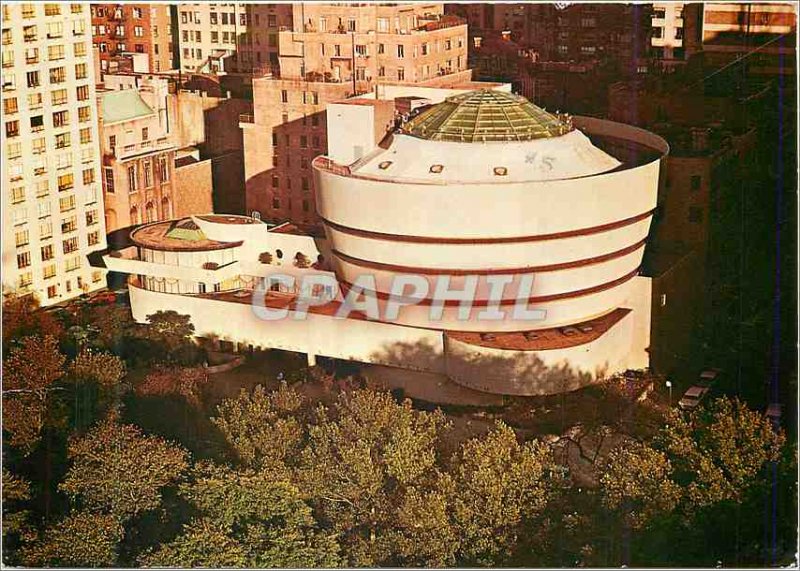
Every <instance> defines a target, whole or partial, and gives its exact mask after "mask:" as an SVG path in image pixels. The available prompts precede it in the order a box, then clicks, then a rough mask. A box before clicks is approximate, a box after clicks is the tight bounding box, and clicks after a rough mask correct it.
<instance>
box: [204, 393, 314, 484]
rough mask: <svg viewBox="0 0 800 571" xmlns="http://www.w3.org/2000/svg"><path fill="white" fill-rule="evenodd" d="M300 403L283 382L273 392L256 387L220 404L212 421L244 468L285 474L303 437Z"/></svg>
mask: <svg viewBox="0 0 800 571" xmlns="http://www.w3.org/2000/svg"><path fill="white" fill-rule="evenodd" d="M304 403H305V401H304V399H303V396H302V395H301V394H300V393H298V392H297V391H296V390H294V389H290V388H289V387H288V386H287V385H286V383H281V385H280V387H279V388H278V390H276V391H267V390H266V389H265V388H264V387H263V386H261V385H258V386H256V388H255V389H253V392H252V393H248V392H247V391H245V390H242V391H241V392H240V393H239V396H238V397H236V398H234V399H228V400H225V401H224V402H222V404H220V405H219V408H218V410H217V416H216V417H215V418H213V419H212V421H213V422H214V424H215V425H216V426H217V428H219V430H220V432H222V434H223V436H225V438H226V440H227V441H228V442H229V443H230V445H231V447H232V448H233V450H234V451H235V452H236V454H237V456H238V457H239V459H240V460H241V461H242V462H243V463H244V464H245V465H246V466H252V467H259V468H262V469H264V468H271V469H273V470H280V471H284V472H285V470H286V464H287V463H290V462H291V459H293V458H296V455H297V453H298V452H299V448H300V444H301V440H302V438H303V434H304V423H305V419H304V413H303V410H302V407H303V405H304Z"/></svg>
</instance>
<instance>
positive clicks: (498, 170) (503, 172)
mask: <svg viewBox="0 0 800 571" xmlns="http://www.w3.org/2000/svg"><path fill="white" fill-rule="evenodd" d="M494 174H496V175H497V176H506V175H507V174H508V169H507V168H506V167H494Z"/></svg>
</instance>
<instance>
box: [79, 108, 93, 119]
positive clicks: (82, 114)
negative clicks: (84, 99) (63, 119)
mask: <svg viewBox="0 0 800 571" xmlns="http://www.w3.org/2000/svg"><path fill="white" fill-rule="evenodd" d="M91 119H92V110H91V107H78V123H86V122H87V121H91Z"/></svg>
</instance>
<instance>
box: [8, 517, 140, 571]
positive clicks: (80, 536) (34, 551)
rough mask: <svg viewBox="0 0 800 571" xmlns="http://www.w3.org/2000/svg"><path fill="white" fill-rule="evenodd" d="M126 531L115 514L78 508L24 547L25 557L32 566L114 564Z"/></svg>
mask: <svg viewBox="0 0 800 571" xmlns="http://www.w3.org/2000/svg"><path fill="white" fill-rule="evenodd" d="M123 533H124V531H123V529H122V525H121V524H120V522H119V521H118V520H117V518H116V517H114V516H113V515H108V514H101V513H92V512H87V511H80V512H75V513H72V514H70V515H69V516H67V517H66V518H65V519H63V520H62V521H60V522H59V523H57V524H56V525H54V526H52V527H49V528H47V529H46V530H44V532H43V533H42V534H41V537H40V538H39V539H38V541H36V542H35V543H34V544H32V545H30V546H27V547H25V548H23V550H22V561H23V562H24V564H25V565H26V566H30V567H110V566H113V565H115V564H116V562H117V550H118V547H119V543H120V541H121V540H122V536H123Z"/></svg>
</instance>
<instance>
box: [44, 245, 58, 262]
mask: <svg viewBox="0 0 800 571" xmlns="http://www.w3.org/2000/svg"><path fill="white" fill-rule="evenodd" d="M41 252H42V261H43V262H47V261H49V260H52V259H53V258H54V257H55V254H54V253H53V245H52V244H47V245H46V246H42V248H41Z"/></svg>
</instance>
